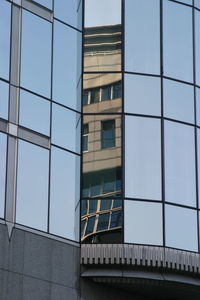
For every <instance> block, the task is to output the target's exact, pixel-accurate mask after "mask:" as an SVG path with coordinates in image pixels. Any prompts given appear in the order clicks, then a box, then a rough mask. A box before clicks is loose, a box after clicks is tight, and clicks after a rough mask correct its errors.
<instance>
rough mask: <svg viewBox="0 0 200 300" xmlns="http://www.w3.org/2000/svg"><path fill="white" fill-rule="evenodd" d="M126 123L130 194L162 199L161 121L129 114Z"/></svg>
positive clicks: (127, 173)
mask: <svg viewBox="0 0 200 300" xmlns="http://www.w3.org/2000/svg"><path fill="white" fill-rule="evenodd" d="M125 127H126V132H125V178H126V181H125V194H126V197H130V198H142V199H154V200H161V141H160V136H161V132H160V121H159V120H157V119H150V118H141V117H131V116H127V117H126V123H125Z"/></svg>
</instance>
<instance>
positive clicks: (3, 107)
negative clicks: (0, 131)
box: [0, 81, 9, 119]
mask: <svg viewBox="0 0 200 300" xmlns="http://www.w3.org/2000/svg"><path fill="white" fill-rule="evenodd" d="M8 101H9V85H8V84H7V83H6V82H4V81H0V118H3V119H8Z"/></svg>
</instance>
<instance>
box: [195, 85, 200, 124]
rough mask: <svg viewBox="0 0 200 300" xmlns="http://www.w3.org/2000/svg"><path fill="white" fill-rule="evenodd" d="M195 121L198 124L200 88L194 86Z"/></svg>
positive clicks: (199, 119)
mask: <svg viewBox="0 0 200 300" xmlns="http://www.w3.org/2000/svg"><path fill="white" fill-rule="evenodd" d="M196 121H197V125H198V126H200V89H199V88H196Z"/></svg>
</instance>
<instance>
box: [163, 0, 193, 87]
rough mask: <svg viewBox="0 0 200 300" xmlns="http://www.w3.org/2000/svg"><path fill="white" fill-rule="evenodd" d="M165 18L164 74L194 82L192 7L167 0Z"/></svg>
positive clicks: (165, 2)
mask: <svg viewBox="0 0 200 300" xmlns="http://www.w3.org/2000/svg"><path fill="white" fill-rule="evenodd" d="M163 18H164V24H163V28H164V32H163V43H164V74H165V75H166V76H170V77H173V78H178V79H182V80H185V81H189V82H192V81H193V47H192V45H193V44H192V9H191V8H190V7H188V6H185V5H180V4H177V3H174V2H171V1H166V0H165V1H164V16H163ZM177 20H178V22H177Z"/></svg>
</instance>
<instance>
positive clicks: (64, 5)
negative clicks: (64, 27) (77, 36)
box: [54, 0, 79, 27]
mask: <svg viewBox="0 0 200 300" xmlns="http://www.w3.org/2000/svg"><path fill="white" fill-rule="evenodd" d="M78 3H79V1H77V0H54V16H55V17H56V18H57V19H60V20H62V21H64V22H66V23H67V24H70V25H72V26H74V27H77V9H78Z"/></svg>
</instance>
